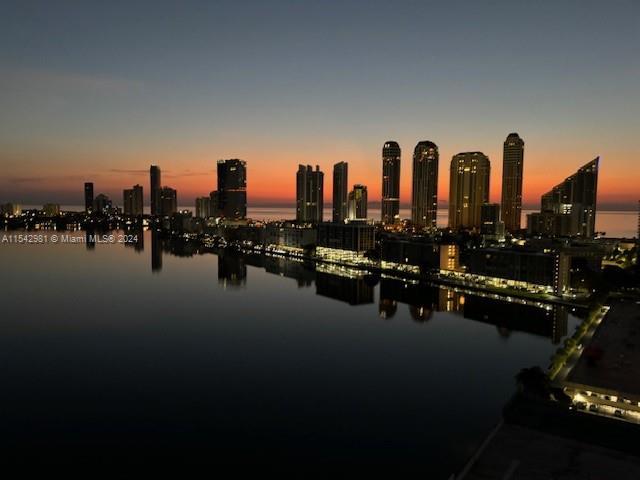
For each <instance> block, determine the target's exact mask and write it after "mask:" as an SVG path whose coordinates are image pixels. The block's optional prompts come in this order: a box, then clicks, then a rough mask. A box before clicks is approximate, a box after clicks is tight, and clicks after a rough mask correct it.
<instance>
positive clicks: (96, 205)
mask: <svg viewBox="0 0 640 480" xmlns="http://www.w3.org/2000/svg"><path fill="white" fill-rule="evenodd" d="M112 208H113V204H112V202H111V199H110V198H109V197H108V196H107V195H105V194H104V193H100V194H98V195H96V197H95V198H94V201H93V211H94V212H96V213H100V214H105V213H108V212H110V211H111V209H112Z"/></svg>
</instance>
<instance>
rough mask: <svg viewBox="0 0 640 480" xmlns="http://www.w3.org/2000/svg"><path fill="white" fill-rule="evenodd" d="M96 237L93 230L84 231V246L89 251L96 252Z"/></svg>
mask: <svg viewBox="0 0 640 480" xmlns="http://www.w3.org/2000/svg"><path fill="white" fill-rule="evenodd" d="M95 235H96V231H95V230H94V229H93V228H87V229H86V230H85V231H84V245H85V248H86V249H87V250H94V249H95V248H96V241H95Z"/></svg>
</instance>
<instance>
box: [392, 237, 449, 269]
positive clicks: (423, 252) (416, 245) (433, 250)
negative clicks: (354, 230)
mask: <svg viewBox="0 0 640 480" xmlns="http://www.w3.org/2000/svg"><path fill="white" fill-rule="evenodd" d="M380 265H381V267H382V268H383V269H385V270H398V271H404V272H409V273H415V274H420V273H426V272H430V271H437V270H438V269H439V265H440V245H438V244H437V243H435V242H434V241H433V240H432V239H429V238H427V237H409V236H407V235H390V234H387V235H385V236H384V237H382V238H381V239H380Z"/></svg>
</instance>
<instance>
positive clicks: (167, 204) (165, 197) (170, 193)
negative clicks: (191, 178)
mask: <svg viewBox="0 0 640 480" xmlns="http://www.w3.org/2000/svg"><path fill="white" fill-rule="evenodd" d="M177 211H178V192H177V191H176V190H174V189H173V188H171V187H162V188H161V189H160V212H159V214H160V215H162V216H169V215H173V214H174V213H176V212H177Z"/></svg>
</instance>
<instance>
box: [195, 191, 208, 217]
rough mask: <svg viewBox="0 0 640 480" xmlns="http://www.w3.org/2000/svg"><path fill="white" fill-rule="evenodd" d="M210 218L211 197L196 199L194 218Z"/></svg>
mask: <svg viewBox="0 0 640 480" xmlns="http://www.w3.org/2000/svg"><path fill="white" fill-rule="evenodd" d="M210 216H212V210H211V196H208V197H198V198H196V217H197V218H209V217H210Z"/></svg>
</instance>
